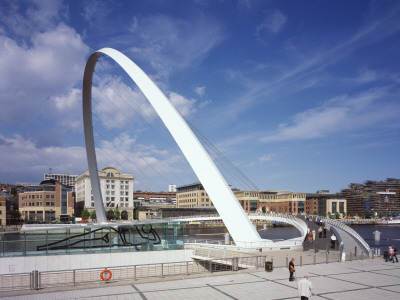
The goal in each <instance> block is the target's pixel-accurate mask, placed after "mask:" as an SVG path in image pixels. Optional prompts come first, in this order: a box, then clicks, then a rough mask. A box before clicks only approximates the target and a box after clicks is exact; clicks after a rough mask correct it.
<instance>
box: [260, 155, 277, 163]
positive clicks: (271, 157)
mask: <svg viewBox="0 0 400 300" xmlns="http://www.w3.org/2000/svg"><path fill="white" fill-rule="evenodd" d="M273 157H274V155H273V154H266V155H263V156H261V157H259V158H258V160H259V161H260V162H261V163H263V162H266V161H271V160H272V159H273Z"/></svg>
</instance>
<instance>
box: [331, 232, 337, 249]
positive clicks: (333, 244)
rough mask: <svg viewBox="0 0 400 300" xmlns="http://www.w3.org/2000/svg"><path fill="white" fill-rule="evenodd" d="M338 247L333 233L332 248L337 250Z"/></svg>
mask: <svg viewBox="0 0 400 300" xmlns="http://www.w3.org/2000/svg"><path fill="white" fill-rule="evenodd" d="M335 246H336V236H335V235H334V234H333V233H332V235H331V248H332V249H335Z"/></svg>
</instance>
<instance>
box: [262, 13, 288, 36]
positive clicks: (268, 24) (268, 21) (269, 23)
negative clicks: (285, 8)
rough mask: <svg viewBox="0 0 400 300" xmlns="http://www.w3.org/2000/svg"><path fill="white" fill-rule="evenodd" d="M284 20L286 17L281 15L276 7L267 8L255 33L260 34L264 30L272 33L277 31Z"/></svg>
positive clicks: (283, 23) (281, 26) (280, 28)
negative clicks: (272, 8)
mask: <svg viewBox="0 0 400 300" xmlns="http://www.w3.org/2000/svg"><path fill="white" fill-rule="evenodd" d="M286 22H287V17H286V16H285V15H283V14H282V12H281V11H279V10H278V9H274V10H269V11H267V12H266V14H265V18H264V20H263V22H262V23H261V24H259V25H258V26H257V28H256V30H257V34H258V35H260V34H261V32H262V31H264V30H267V31H269V32H272V33H274V34H276V33H279V32H280V31H281V30H282V28H283V26H284V25H285V24H286Z"/></svg>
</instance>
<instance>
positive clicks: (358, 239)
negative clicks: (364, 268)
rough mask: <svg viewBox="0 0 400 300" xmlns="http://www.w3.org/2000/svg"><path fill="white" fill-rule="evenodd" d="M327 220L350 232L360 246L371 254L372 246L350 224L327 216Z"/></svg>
mask: <svg viewBox="0 0 400 300" xmlns="http://www.w3.org/2000/svg"><path fill="white" fill-rule="evenodd" d="M325 220H326V222H327V223H328V224H330V225H333V226H336V227H338V228H340V229H342V230H343V231H345V232H346V233H348V234H349V235H350V236H351V237H352V238H353V239H354V240H355V241H356V243H357V244H358V245H359V246H360V248H361V249H362V250H363V251H364V252H365V253H366V254H368V255H369V252H370V247H369V245H368V244H367V242H365V240H364V239H363V238H362V237H361V236H360V235H359V234H358V233H357V232H356V231H355V230H354V229H353V228H350V227H349V226H347V225H345V224H343V223H341V222H338V221H336V220H331V219H328V218H325Z"/></svg>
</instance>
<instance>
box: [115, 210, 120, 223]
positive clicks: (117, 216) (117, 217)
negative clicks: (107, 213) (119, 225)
mask: <svg viewBox="0 0 400 300" xmlns="http://www.w3.org/2000/svg"><path fill="white" fill-rule="evenodd" d="M120 216H121V213H120V212H119V210H118V209H117V208H116V209H115V210H114V218H115V219H117V220H118V219H119V217H120Z"/></svg>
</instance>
